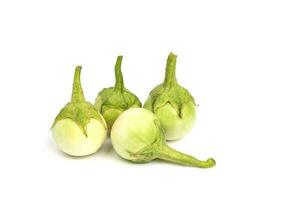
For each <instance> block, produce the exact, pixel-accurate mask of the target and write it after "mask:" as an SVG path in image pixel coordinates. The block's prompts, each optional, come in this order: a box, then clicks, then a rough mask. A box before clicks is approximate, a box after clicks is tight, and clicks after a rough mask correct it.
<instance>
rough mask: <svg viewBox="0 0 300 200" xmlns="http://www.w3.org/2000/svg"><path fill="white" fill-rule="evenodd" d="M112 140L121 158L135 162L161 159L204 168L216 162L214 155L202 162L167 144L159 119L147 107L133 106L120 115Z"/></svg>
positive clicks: (113, 130) (113, 129) (112, 133)
mask: <svg viewBox="0 0 300 200" xmlns="http://www.w3.org/2000/svg"><path fill="white" fill-rule="evenodd" d="M111 141H112V145H113V148H114V149H115V151H116V152H117V154H118V155H119V156H120V157H122V158H124V159H126V160H129V161H132V162H135V163H146V162H150V161H151V160H153V159H157V158H158V159H162V160H166V161H170V162H174V163H177V164H182V165H187V166H194V167H200V168H209V167H213V166H214V165H215V164H216V162H215V160H214V159H212V158H209V159H207V160H206V161H201V160H198V159H196V158H194V157H192V156H190V155H187V154H184V153H181V152H179V151H176V150H175V149H172V148H171V147H169V146H167V144H166V142H165V134H164V129H163V127H162V126H161V124H160V122H159V119H158V118H157V117H156V116H155V115H154V114H153V113H152V112H150V111H149V110H146V109H143V108H132V109H129V110H127V111H125V112H123V113H122V114H121V115H120V116H119V117H118V119H117V120H116V121H115V123H114V125H113V127H112V129H111Z"/></svg>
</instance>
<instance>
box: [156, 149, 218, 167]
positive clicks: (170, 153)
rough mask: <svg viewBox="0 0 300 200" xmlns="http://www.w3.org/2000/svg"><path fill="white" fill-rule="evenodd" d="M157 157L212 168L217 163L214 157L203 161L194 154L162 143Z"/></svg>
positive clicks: (182, 163)
mask: <svg viewBox="0 0 300 200" xmlns="http://www.w3.org/2000/svg"><path fill="white" fill-rule="evenodd" d="M157 157H158V158H159V159H162V160H167V161H170V162H173V163H177V164H181V165H187V166H194V167H199V168H210V167H213V166H215V165H216V161H215V160H214V159H213V158H209V159H207V160H206V161H201V160H198V159H197V158H195V157H193V156H190V155H187V154H184V153H181V152H179V151H176V150H175V149H173V148H171V147H169V146H167V145H162V146H161V147H160V148H159V150H158V152H157Z"/></svg>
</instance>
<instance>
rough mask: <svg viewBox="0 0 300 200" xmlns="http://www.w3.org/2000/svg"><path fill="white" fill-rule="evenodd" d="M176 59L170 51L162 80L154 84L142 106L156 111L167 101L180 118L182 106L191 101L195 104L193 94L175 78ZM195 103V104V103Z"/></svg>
mask: <svg viewBox="0 0 300 200" xmlns="http://www.w3.org/2000/svg"><path fill="white" fill-rule="evenodd" d="M176 60H177V56H176V55H175V54H173V53H170V54H169V56H168V60H167V66H166V72H165V79H164V82H163V83H162V84H160V85H158V86H156V87H155V88H154V89H153V90H152V91H151V92H150V95H149V97H148V99H147V101H146V102H145V104H144V108H146V109H148V110H150V111H152V112H154V113H155V112H156V111H157V109H159V108H161V107H163V106H165V105H166V104H167V103H169V104H170V105H171V106H172V107H173V108H174V110H176V111H177V113H178V116H179V117H180V118H181V116H182V113H181V109H182V106H183V105H184V104H186V103H189V102H192V103H193V104H195V100H194V98H193V96H192V95H191V94H190V93H189V91H188V90H187V89H185V88H184V87H181V86H180V85H179V84H178V83H177V80H176ZM195 105H196V104H195Z"/></svg>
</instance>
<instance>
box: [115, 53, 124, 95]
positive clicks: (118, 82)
mask: <svg viewBox="0 0 300 200" xmlns="http://www.w3.org/2000/svg"><path fill="white" fill-rule="evenodd" d="M122 59H123V56H118V58H117V62H116V65H115V77H116V84H115V89H116V90H119V91H121V92H122V91H123V89H124V82H123V75H122V71H121V65H122Z"/></svg>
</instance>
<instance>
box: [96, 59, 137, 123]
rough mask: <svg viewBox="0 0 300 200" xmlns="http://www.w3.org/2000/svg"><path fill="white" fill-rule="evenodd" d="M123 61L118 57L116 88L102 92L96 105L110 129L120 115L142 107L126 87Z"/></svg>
mask: <svg viewBox="0 0 300 200" xmlns="http://www.w3.org/2000/svg"><path fill="white" fill-rule="evenodd" d="M122 59H123V56H118V58H117V61H116V64H115V78H116V83H115V86H114V87H110V88H104V89H103V90H101V91H100V92H99V93H98V96H97V98H96V101H95V104H94V105H95V107H96V109H97V110H98V111H99V112H100V113H101V114H103V116H104V118H105V120H106V122H107V124H108V127H109V128H111V126H112V124H113V122H114V120H115V119H116V118H117V116H118V115H119V114H120V113H122V112H123V111H125V110H127V109H129V108H132V107H141V106H142V103H141V102H140V100H139V99H138V97H137V96H136V95H134V94H133V93H132V92H130V91H129V90H128V89H126V88H125V87H124V81H123V75H122V71H121V65H122ZM107 112H108V113H107Z"/></svg>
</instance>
